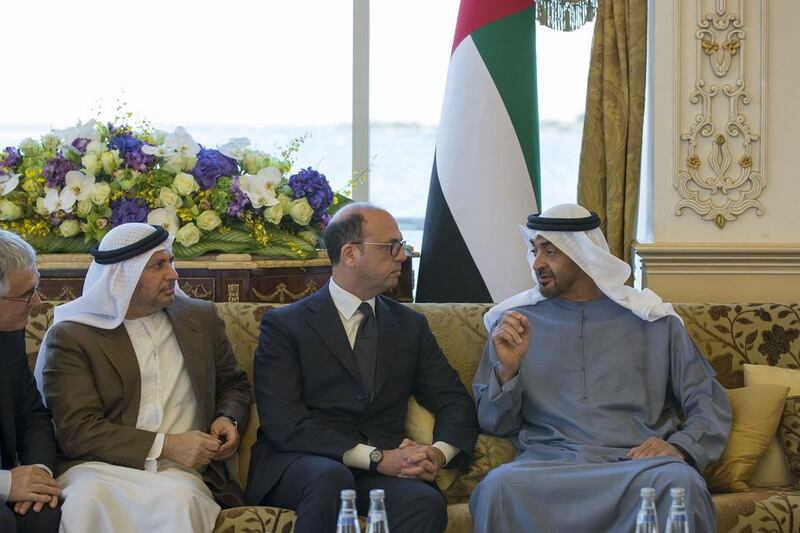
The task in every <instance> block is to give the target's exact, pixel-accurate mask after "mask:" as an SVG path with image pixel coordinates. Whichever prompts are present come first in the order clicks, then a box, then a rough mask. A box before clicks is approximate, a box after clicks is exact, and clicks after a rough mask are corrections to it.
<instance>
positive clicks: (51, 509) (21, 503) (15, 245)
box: [0, 230, 61, 532]
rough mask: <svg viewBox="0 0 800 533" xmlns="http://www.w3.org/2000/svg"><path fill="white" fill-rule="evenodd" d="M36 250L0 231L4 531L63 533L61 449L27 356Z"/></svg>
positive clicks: (0, 507) (0, 516)
mask: <svg viewBox="0 0 800 533" xmlns="http://www.w3.org/2000/svg"><path fill="white" fill-rule="evenodd" d="M38 283H39V273H38V272H37V271H36V255H35V253H34V251H33V248H31V246H30V245H29V244H28V243H27V242H25V241H24V240H22V239H21V238H20V237H18V236H17V235H15V234H14V233H11V232H8V231H4V230H0V368H2V369H3V371H2V372H0V502H4V503H5V504H3V503H0V531H31V532H40V531H41V532H49V531H58V525H59V522H60V516H61V511H60V507H59V496H60V495H61V489H60V488H59V486H58V483H56V481H55V480H54V479H53V475H52V468H53V464H54V462H55V453H56V444H55V436H54V434H53V425H52V423H51V421H50V414H49V413H48V412H47V410H46V409H45V408H44V406H43V405H42V400H41V397H40V396H39V391H38V390H37V388H36V382H35V381H34V379H33V374H32V373H31V371H30V368H29V367H28V358H27V356H26V354H25V324H26V323H27V322H28V317H29V316H30V314H31V311H32V309H33V306H34V305H36V304H38V303H40V302H41V300H40V299H39V293H38V290H37V289H38Z"/></svg>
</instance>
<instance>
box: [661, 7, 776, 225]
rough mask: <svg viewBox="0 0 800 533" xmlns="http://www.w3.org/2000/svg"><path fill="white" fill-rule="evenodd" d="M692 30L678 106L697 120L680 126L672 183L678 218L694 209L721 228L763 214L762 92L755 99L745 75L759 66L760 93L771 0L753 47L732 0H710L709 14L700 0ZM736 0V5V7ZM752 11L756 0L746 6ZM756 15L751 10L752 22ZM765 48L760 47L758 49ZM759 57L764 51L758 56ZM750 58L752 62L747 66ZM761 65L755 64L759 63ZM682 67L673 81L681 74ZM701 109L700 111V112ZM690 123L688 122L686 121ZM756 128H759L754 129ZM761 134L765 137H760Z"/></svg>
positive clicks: (742, 16) (763, 11) (758, 20)
mask: <svg viewBox="0 0 800 533" xmlns="http://www.w3.org/2000/svg"><path fill="white" fill-rule="evenodd" d="M695 3H696V6H697V18H696V27H695V28H694V35H693V37H694V46H695V49H696V59H695V76H694V81H693V87H692V90H691V91H690V92H689V93H688V95H687V94H685V93H684V92H683V91H677V92H676V95H677V98H678V109H681V108H685V106H686V101H687V100H688V102H689V104H690V108H691V109H693V110H696V113H695V114H694V116H693V117H692V120H691V121H689V120H686V121H682V122H684V123H681V124H680V125H679V127H680V130H679V131H681V132H682V133H681V134H680V140H679V141H678V142H679V143H680V146H679V150H678V151H676V153H678V154H680V155H679V167H678V168H679V170H678V173H677V176H676V178H675V180H674V186H675V188H676V189H677V191H678V194H679V195H680V197H681V200H680V201H679V202H678V203H677V204H676V205H675V214H676V215H682V214H683V211H684V209H687V208H688V209H691V210H692V211H694V212H696V213H697V214H698V215H700V216H701V217H702V218H703V220H708V221H712V222H714V224H716V225H717V227H719V228H720V229H722V228H723V227H724V226H725V223H726V222H730V221H733V220H736V218H737V217H739V216H740V215H741V214H742V213H744V212H746V211H748V210H750V209H753V210H755V212H756V214H758V215H763V214H764V205H763V204H762V203H761V201H760V200H759V197H760V196H761V192H762V191H763V190H764V187H766V181H765V179H764V176H763V162H764V160H765V158H764V149H763V146H764V138H763V132H764V131H765V129H766V128H765V117H766V113H765V111H764V98H765V94H764V91H763V90H758V91H757V95H756V97H755V98H754V96H753V94H752V90H751V89H750V88H749V86H748V83H747V82H746V80H745V78H746V77H750V76H749V74H750V73H751V72H752V70H753V69H752V68H751V69H749V70H748V67H749V66H751V65H753V64H755V65H757V66H758V72H759V74H760V76H758V78H760V79H758V80H757V81H758V82H760V85H759V84H757V85H756V87H760V88H761V89H763V84H764V81H765V76H764V70H763V69H764V67H765V65H766V61H765V59H764V58H765V54H766V38H765V35H766V31H765V30H764V28H763V25H764V24H766V0H761V2H760V10H758V9H756V10H752V11H756V12H757V15H758V16H753V17H752V18H753V19H756V22H755V23H753V24H751V26H750V27H755V26H757V25H759V24H760V25H761V26H762V27H761V31H760V32H758V33H760V34H761V36H762V38H761V40H760V42H754V43H752V45H750V43H748V41H747V32H746V30H745V1H744V0H739V1H738V6H737V8H736V9H735V10H732V9H731V6H730V5H729V2H728V0H712V1H711V3H713V4H714V5H713V9H712V10H711V11H706V6H708V5H709V1H708V0H697V1H696V2H695ZM731 3H733V2H731ZM747 4H748V6H753V5H754V4H756V2H752V1H751V2H747ZM750 11H751V10H748V19H749V15H750V14H751V13H750ZM759 48H760V50H759ZM759 52H760V53H759ZM746 59H749V61H750V63H749V64H748V63H747V62H746ZM756 62H757V63H756ZM679 74H680V69H679V70H678V73H676V76H679ZM698 108H699V109H698ZM686 122H690V123H688V124H686ZM756 123H758V131H757V129H756V127H754V124H756ZM759 131H760V132H761V133H759Z"/></svg>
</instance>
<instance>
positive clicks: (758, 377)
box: [742, 364, 800, 396]
mask: <svg viewBox="0 0 800 533" xmlns="http://www.w3.org/2000/svg"><path fill="white" fill-rule="evenodd" d="M742 369H743V370H744V384H745V386H748V385H764V384H772V385H784V386H786V387H789V396H800V370H792V369H790V368H781V367H778V366H768V365H748V364H745V365H742Z"/></svg>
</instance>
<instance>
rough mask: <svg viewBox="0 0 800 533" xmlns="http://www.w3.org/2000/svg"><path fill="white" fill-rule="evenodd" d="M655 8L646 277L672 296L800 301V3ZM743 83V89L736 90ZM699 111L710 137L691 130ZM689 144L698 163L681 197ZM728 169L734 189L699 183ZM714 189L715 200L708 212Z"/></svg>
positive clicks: (677, 1) (642, 250)
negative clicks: (799, 26)
mask: <svg viewBox="0 0 800 533" xmlns="http://www.w3.org/2000/svg"><path fill="white" fill-rule="evenodd" d="M698 7H699V9H698ZM650 16H651V23H652V27H651V33H650V52H649V53H650V60H651V71H650V78H649V83H650V93H649V96H650V97H651V103H652V106H651V108H650V109H651V110H652V114H651V115H650V117H649V118H650V119H651V120H650V121H649V131H648V132H647V133H648V135H647V136H646V137H647V138H649V139H650V141H651V142H650V143H649V147H648V149H649V158H650V159H649V160H650V161H651V164H649V165H645V171H644V179H647V180H649V182H650V183H649V187H645V191H647V194H651V195H652V198H650V199H649V201H652V210H651V211H650V219H649V220H648V221H647V224H646V231H645V232H643V235H646V236H647V237H645V238H641V237H640V241H642V242H641V243H640V244H639V245H638V246H637V253H638V255H639V257H640V258H641V259H642V270H643V271H642V274H643V275H642V283H643V286H646V287H650V288H652V289H654V290H655V291H656V292H658V293H659V294H661V295H662V297H664V298H665V299H666V300H670V301H685V302H689V301H745V300H747V301H754V300H761V301H795V302H796V301H800V175H799V174H800V171H798V168H799V167H800V165H798V161H799V160H800V142H798V141H800V138H799V137H800V136H798V134H797V127H798V125H800V104H798V98H797V96H796V93H797V91H798V88H800V69H798V68H797V66H796V65H797V62H798V59H800V44H798V40H797V38H796V37H795V36H794V30H793V28H791V27H790V25H791V24H795V23H796V21H800V2H798V1H797V0H656V1H653V0H651V2H650ZM708 17H711V21H710V22H709V24H708V26H709V27H708V31H709V32H710V33H703V31H704V30H705V29H706V28H704V27H703V26H704V24H705V21H706V20H708ZM729 18H730V20H732V21H733V20H735V21H736V22H731V23H727V22H724V21H726V20H728V19H729ZM715 22H717V24H718V26H719V27H715ZM722 27H724V28H722ZM711 36H713V38H711ZM702 41H706V47H703V46H702V44H701V43H702ZM734 41H738V44H739V46H738V47H736V46H735V44H736V43H735V42H734ZM726 42H728V43H731V42H734V45H733V48H734V49H735V53H734V54H732V55H730V54H729V53H728V50H730V48H726V47H725V43H726ZM730 46H731V45H729V47H730ZM715 47H716V49H715ZM707 49H710V50H711V51H712V54H710V55H709V54H707V53H706V50H707ZM728 59H730V62H728ZM737 89H738V90H740V92H741V93H742V94H741V96H740V97H739V98H736V97H734V96H729V94H730V93H735V92H736V91H737ZM714 91H716V94H713V95H712V94H711V93H714ZM703 92H706V93H708V96H707V97H705V98H704V97H703V96H702V95H701V93H703ZM726 92H727V93H728V94H726ZM693 94H694V95H699V96H695V97H694V98H693ZM704 101H705V102H706V105H704V104H703V102H704ZM704 109H705V110H706V111H704ZM697 120H700V121H701V122H703V123H705V122H708V123H709V125H708V126H707V128H708V129H707V132H709V133H710V134H709V135H703V134H701V133H699V132H695V131H694V130H695V129H698V128H697V127H696V126H693V124H694V123H695V121H697ZM737 123H738V124H741V126H738V125H737ZM748 132H749V133H750V135H749V136H748V135H747V133H748ZM736 133H738V135H736ZM720 134H722V137H721V138H720V139H719V140H720V141H721V142H722V144H719V143H718V142H717V138H718V136H719V135H720ZM748 137H749V139H750V142H749V143H747V142H745V139H746V138H748ZM690 146H694V153H695V155H697V157H698V159H697V160H694V161H695V164H697V162H699V168H697V170H696V172H695V175H696V178H695V179H687V180H686V183H687V185H686V191H685V192H684V193H683V194H682V193H681V192H680V187H679V183H680V182H681V176H682V175H691V172H692V169H691V165H690V164H689V155H690V152H689V149H690ZM748 146H749V155H750V164H749V165H748V164H747V161H746V159H743V156H745V155H746V154H747V151H746V150H747V147H748ZM646 159H647V158H646ZM740 162H741V163H743V164H740ZM648 169H649V171H648ZM723 176H724V177H727V178H729V180H730V184H731V188H730V189H729V190H728V191H727V192H725V191H722V190H721V189H717V190H716V192H714V193H713V195H712V194H711V193H710V192H709V191H708V190H707V189H704V188H703V187H699V186H698V185H697V181H701V180H704V179H706V178H709V177H710V178H712V179H717V178H718V177H723ZM741 176H745V179H743V180H741V183H739V182H737V180H740V179H741ZM759 176H760V177H759ZM719 183H723V182H722V181H720V182H719ZM762 185H763V189H762V190H761V192H760V194H758V195H755V194H752V193H753V191H754V190H758V189H759V188H760V187H761V186H762ZM695 191H699V194H697V195H696V196H695V195H694V192H695ZM748 195H750V196H754V198H751V200H752V202H751V203H749V204H746V205H743V201H742V200H740V199H746V198H747V197H748ZM709 198H710V199H711V201H712V203H713V205H714V206H716V207H717V209H711V210H710V212H708V213H707V214H706V213H705V212H704V206H705V202H706V200H707V199H709ZM646 201H647V199H646ZM681 202H683V204H684V205H685V207H684V208H683V209H682V211H681V213H680V214H678V213H677V211H678V208H679V207H680V206H681ZM691 205H694V206H696V207H697V210H693V209H692V208H691ZM748 206H750V207H748ZM697 211H700V212H699V213H698V212H697ZM704 214H706V217H707V218H710V219H711V220H704V219H703V215H704ZM720 226H721V227H720Z"/></svg>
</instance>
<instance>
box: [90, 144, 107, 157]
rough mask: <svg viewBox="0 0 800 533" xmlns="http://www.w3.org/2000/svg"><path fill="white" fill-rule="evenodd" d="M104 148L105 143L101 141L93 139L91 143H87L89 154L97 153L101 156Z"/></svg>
mask: <svg viewBox="0 0 800 533" xmlns="http://www.w3.org/2000/svg"><path fill="white" fill-rule="evenodd" d="M104 149H105V145H104V144H103V143H101V142H100V141H92V142H90V143H89V144H87V145H86V153H87V154H95V155H97V156H100V154H102V153H103V150H104Z"/></svg>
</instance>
